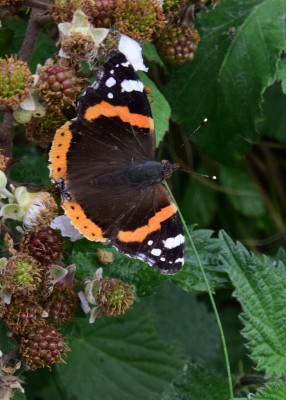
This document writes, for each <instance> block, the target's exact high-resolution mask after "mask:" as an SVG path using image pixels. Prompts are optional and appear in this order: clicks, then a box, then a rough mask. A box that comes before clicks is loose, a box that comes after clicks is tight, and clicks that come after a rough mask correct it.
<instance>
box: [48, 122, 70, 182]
mask: <svg viewBox="0 0 286 400" xmlns="http://www.w3.org/2000/svg"><path fill="white" fill-rule="evenodd" d="M70 125H71V122H70V121H69V122H66V123H65V124H64V125H63V126H61V127H60V128H59V129H58V130H57V131H56V134H55V137H54V140H53V144H52V147H51V150H50V158H49V161H50V163H51V164H50V166H49V169H50V173H51V174H50V175H51V178H52V179H54V180H55V181H58V180H59V179H60V178H62V179H65V178H66V175H67V152H68V150H69V148H70V143H71V140H72V132H71V131H70Z"/></svg>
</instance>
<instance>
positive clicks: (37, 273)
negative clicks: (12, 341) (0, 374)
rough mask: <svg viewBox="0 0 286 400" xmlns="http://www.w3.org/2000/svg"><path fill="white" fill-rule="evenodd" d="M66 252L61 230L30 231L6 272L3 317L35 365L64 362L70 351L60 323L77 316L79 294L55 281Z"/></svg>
mask: <svg viewBox="0 0 286 400" xmlns="http://www.w3.org/2000/svg"><path fill="white" fill-rule="evenodd" d="M10 250H11V249H10ZM62 251H63V239H62V236H61V234H60V233H59V231H57V230H54V229H51V228H49V227H44V228H39V229H38V230H34V231H28V232H27V233H26V234H25V235H24V236H23V238H22V240H21V243H20V246H19V250H18V251H16V250H14V251H13V253H14V255H13V256H12V257H10V258H8V259H7V262H6V265H5V267H4V268H3V269H2V273H1V275H0V287H1V289H2V292H3V293H4V296H3V300H2V302H1V308H0V309H1V313H0V316H1V319H2V320H3V321H4V323H5V324H6V325H7V327H8V328H9V330H10V331H11V332H12V334H14V335H16V336H15V337H17V340H18V341H19V345H20V347H19V351H20V353H21V355H22V357H23V360H24V361H25V363H26V364H27V365H28V366H29V367H30V368H31V369H36V368H39V367H50V366H51V365H52V364H55V363H59V362H62V361H63V356H64V355H65V353H66V351H67V350H68V347H67V345H66V343H65V339H64V338H63V337H62V335H61V333H60V331H59V330H58V326H59V324H60V323H63V322H67V321H70V320H71V318H72V315H73V313H74V312H75V309H76V307H77V305H78V298H77V294H76V293H75V292H74V291H73V289H72V287H71V286H70V285H69V284H67V283H66V282H65V281H64V280H62V281H61V280H60V281H59V282H58V283H55V284H53V283H52V279H51V277H52V274H51V272H52V269H53V264H54V263H59V262H60V259H61V255H62Z"/></svg>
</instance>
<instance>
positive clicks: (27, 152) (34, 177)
mask: <svg viewBox="0 0 286 400" xmlns="http://www.w3.org/2000/svg"><path fill="white" fill-rule="evenodd" d="M13 156H14V157H15V158H19V161H18V162H16V163H15V164H14V165H13V166H12V168H11V173H10V178H11V179H12V180H15V181H16V182H20V183H36V184H40V185H44V186H48V185H50V183H51V181H50V179H49V170H48V167H47V159H46V156H44V155H43V153H42V152H41V151H40V150H39V149H38V148H36V147H34V146H30V147H25V148H23V147H16V146H15V147H14V151H13Z"/></svg>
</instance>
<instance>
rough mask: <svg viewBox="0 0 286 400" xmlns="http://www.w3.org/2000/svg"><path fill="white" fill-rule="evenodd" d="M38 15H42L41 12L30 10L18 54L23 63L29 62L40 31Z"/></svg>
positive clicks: (34, 9)
mask: <svg viewBox="0 0 286 400" xmlns="http://www.w3.org/2000/svg"><path fill="white" fill-rule="evenodd" d="M40 14H42V11H39V10H38V9H36V8H33V9H32V12H31V15H30V20H29V23H28V27H27V31H26V35H25V38H24V41H23V44H22V48H21V50H20V51H19V53H18V57H19V58H20V59H21V60H23V61H29V60H30V58H31V56H32V54H33V50H34V47H35V44H36V41H37V39H38V36H39V33H40V31H41V29H42V26H41V25H39V23H38V16H39V15H40Z"/></svg>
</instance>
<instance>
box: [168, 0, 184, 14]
mask: <svg viewBox="0 0 286 400" xmlns="http://www.w3.org/2000/svg"><path fill="white" fill-rule="evenodd" d="M186 3H187V1H186V0H164V2H163V10H164V12H166V11H169V10H171V9H173V8H176V9H177V7H178V6H180V7H182V6H183V5H185V4H186Z"/></svg>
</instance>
